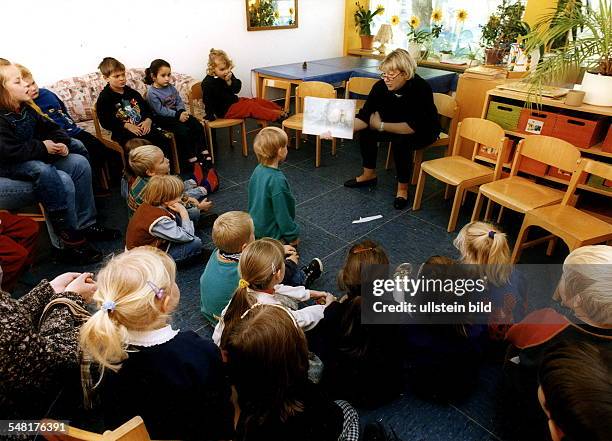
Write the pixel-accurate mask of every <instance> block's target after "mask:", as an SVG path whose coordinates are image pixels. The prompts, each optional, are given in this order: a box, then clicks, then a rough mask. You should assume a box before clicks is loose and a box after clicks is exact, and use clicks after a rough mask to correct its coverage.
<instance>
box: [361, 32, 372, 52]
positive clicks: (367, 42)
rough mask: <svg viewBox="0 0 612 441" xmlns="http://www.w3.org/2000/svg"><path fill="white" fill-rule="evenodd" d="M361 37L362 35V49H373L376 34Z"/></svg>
mask: <svg viewBox="0 0 612 441" xmlns="http://www.w3.org/2000/svg"><path fill="white" fill-rule="evenodd" d="M359 37H361V49H363V50H366V51H371V50H372V45H373V43H374V35H360V36H359Z"/></svg>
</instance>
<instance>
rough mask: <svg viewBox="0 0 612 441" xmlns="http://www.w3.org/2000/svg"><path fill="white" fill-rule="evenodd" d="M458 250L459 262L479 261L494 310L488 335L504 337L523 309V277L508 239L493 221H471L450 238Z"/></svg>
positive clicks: (476, 263)
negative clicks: (515, 263) (514, 263)
mask: <svg viewBox="0 0 612 441" xmlns="http://www.w3.org/2000/svg"><path fill="white" fill-rule="evenodd" d="M453 245H455V247H456V248H457V249H458V250H459V252H460V253H461V258H460V262H461V263H463V264H473V265H478V269H477V271H478V274H479V277H480V278H482V279H486V282H487V293H488V296H489V299H490V300H491V301H492V303H493V304H492V306H493V311H492V313H491V315H490V318H489V336H490V337H491V338H493V339H494V340H503V339H504V337H505V334H506V332H507V331H508V329H509V327H510V326H511V325H512V324H513V323H515V321H518V320H521V319H522V318H523V316H524V315H525V310H526V301H527V299H526V292H525V291H526V286H525V280H524V279H523V278H522V277H521V275H520V274H519V273H518V272H517V271H515V270H514V266H513V265H512V263H511V260H510V256H511V253H510V247H509V245H508V239H507V236H506V234H505V233H504V232H502V231H501V230H500V229H499V228H497V227H496V226H495V225H493V224H491V223H488V222H480V221H478V222H470V223H468V224H467V225H465V226H464V227H463V228H462V229H461V231H460V232H459V234H458V235H457V237H456V238H455V241H454V242H453Z"/></svg>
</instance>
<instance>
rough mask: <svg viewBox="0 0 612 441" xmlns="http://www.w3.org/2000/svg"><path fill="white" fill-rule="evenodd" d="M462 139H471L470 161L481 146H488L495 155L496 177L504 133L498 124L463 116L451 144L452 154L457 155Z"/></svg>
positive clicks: (502, 150)
mask: <svg viewBox="0 0 612 441" xmlns="http://www.w3.org/2000/svg"><path fill="white" fill-rule="evenodd" d="M463 139H467V140H468V141H472V142H473V143H474V148H473V150H472V161H473V160H474V158H475V156H476V153H477V152H478V150H479V149H480V147H481V146H486V147H490V148H492V149H493V150H494V152H495V155H496V158H497V159H496V160H495V179H498V178H499V176H500V175H501V171H502V156H503V152H504V147H505V142H506V139H507V138H506V133H505V132H504V129H502V128H501V127H500V126H499V125H498V124H496V123H494V122H493V121H489V120H486V119H482V118H464V119H463V121H461V122H460V123H459V124H457V136H455V143H454V145H453V156H457V155H459V150H460V149H461V142H462V140H463Z"/></svg>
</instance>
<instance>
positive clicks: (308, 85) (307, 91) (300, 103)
mask: <svg viewBox="0 0 612 441" xmlns="http://www.w3.org/2000/svg"><path fill="white" fill-rule="evenodd" d="M307 96H314V97H317V98H336V91H335V89H334V86H332V85H331V84H329V83H323V82H322V81H304V82H303V83H300V85H299V86H298V87H297V88H296V89H295V113H301V112H302V111H303V108H304V98H305V97H307Z"/></svg>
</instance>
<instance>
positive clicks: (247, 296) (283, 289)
mask: <svg viewBox="0 0 612 441" xmlns="http://www.w3.org/2000/svg"><path fill="white" fill-rule="evenodd" d="M238 265H239V271H240V277H241V279H240V280H239V282H238V287H237V289H236V291H235V293H234V296H233V297H232V300H231V301H230V303H229V304H228V305H227V306H226V307H225V309H224V310H223V312H222V318H221V319H220V320H219V323H218V324H217V326H216V327H215V332H214V333H213V341H214V342H215V343H216V344H217V345H219V346H221V347H223V346H224V343H225V341H226V338H227V335H228V334H227V332H230V331H231V328H232V327H233V326H234V325H235V324H236V323H237V322H238V321H239V320H240V317H241V316H242V314H244V312H245V311H247V310H248V309H249V308H250V307H251V306H252V305H253V304H255V303H258V302H259V303H266V304H275V305H284V306H287V307H290V308H292V314H293V315H294V317H295V319H296V320H297V323H298V325H299V326H300V328H302V329H304V330H309V329H312V328H314V327H315V326H316V325H317V323H319V321H320V320H321V319H322V318H323V311H324V310H325V307H326V306H327V305H329V304H330V303H331V302H332V301H334V300H335V298H334V296H333V295H331V294H329V293H325V292H321V291H313V290H308V289H306V288H304V287H303V286H297V287H289V286H285V285H280V283H281V281H282V280H283V276H284V272H285V260H284V249H283V245H282V244H281V243H280V242H279V241H277V240H274V239H259V240H256V241H255V242H252V243H250V244H249V245H247V246H246V247H245V249H244V251H243V252H242V254H241V255H240V261H239V264H238ZM309 299H315V300H319V301H321V302H324V303H325V304H324V305H321V304H319V305H312V306H307V307H305V308H302V309H297V301H306V300H309Z"/></svg>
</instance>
